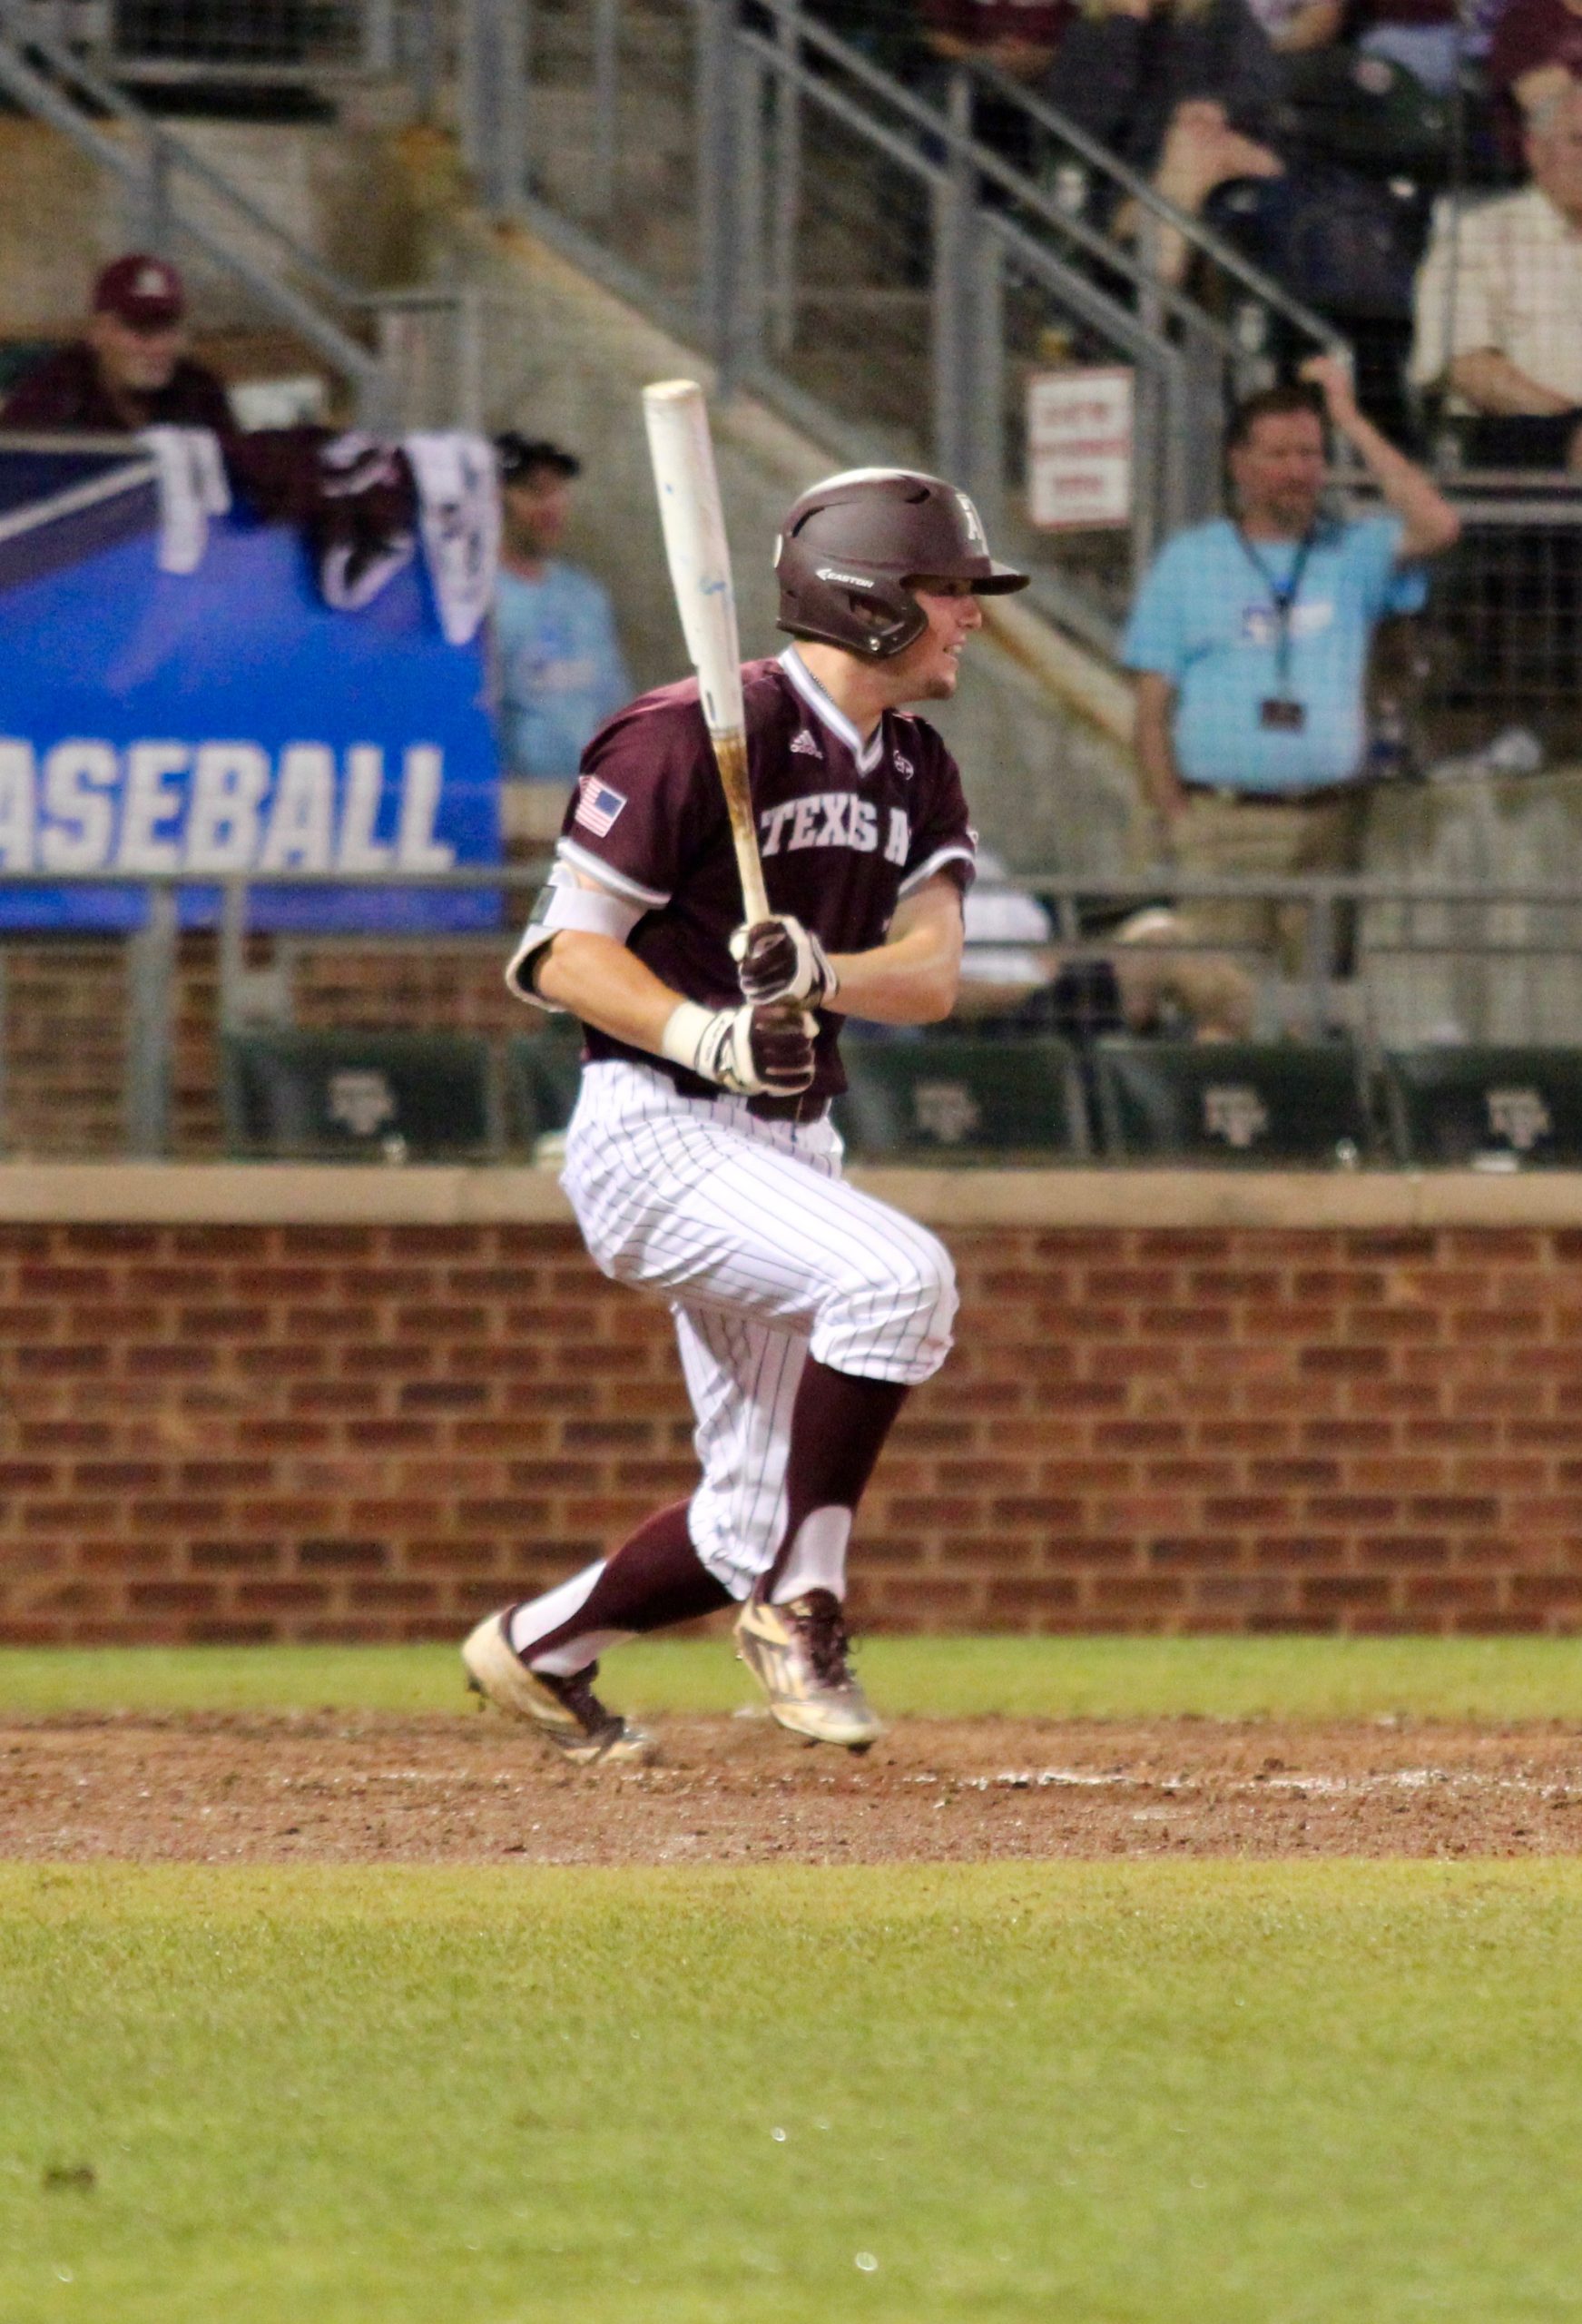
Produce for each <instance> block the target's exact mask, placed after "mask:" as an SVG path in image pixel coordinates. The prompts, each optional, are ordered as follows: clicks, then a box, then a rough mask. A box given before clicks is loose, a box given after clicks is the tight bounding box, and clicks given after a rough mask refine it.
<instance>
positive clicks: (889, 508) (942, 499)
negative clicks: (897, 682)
mask: <svg viewBox="0 0 1582 2324" xmlns="http://www.w3.org/2000/svg"><path fill="white" fill-rule="evenodd" d="M774 570H775V574H776V576H777V578H778V579H779V582H780V623H779V626H780V627H781V629H785V630H789V631H790V632H791V635H792V636H793V637H811V638H816V639H818V640H819V641H820V644H822V645H840V646H843V647H844V648H845V650H846V651H847V653H849V654H860V655H862V656H863V658H864V660H871V661H876V662H888V661H889V658H890V656H891V655H893V654H900V653H904V652H905V650H906V648H907V647H908V646H909V645H910V644H911V643H912V641H913V639H914V638H917V637H920V636H921V635H922V634H923V631H924V629H925V627H926V626H927V620H928V617H927V615H925V614H924V612H923V609H922V607H921V606H919V603H918V601H917V599H916V597H915V596H913V595H912V593H911V591H910V590H909V588H908V587H907V586H906V585H907V583H908V582H909V581H910V580H915V579H919V578H925V579H929V580H935V579H938V580H941V581H970V582H971V584H972V586H973V590H974V593H975V594H976V595H978V596H986V597H989V596H1004V595H1005V594H1006V593H1007V591H1009V590H1012V589H1025V588H1026V587H1027V579H1028V576H1027V574H1025V573H1018V572H1017V570H1016V568H1015V566H1009V565H998V564H997V563H996V561H995V559H994V558H993V557H992V556H990V555H989V553H988V541H987V540H986V539H985V538H984V533H983V520H982V518H981V517H979V516H978V511H977V509H976V508H975V507H973V505H972V503H971V501H970V500H969V499H968V497H967V495H966V493H965V492H958V491H957V489H956V487H955V486H954V485H953V484H947V483H946V482H945V481H944V479H943V478H942V477H937V476H920V475H918V474H915V473H914V472H913V471H912V470H911V469H910V468H847V469H846V470H844V471H843V473H842V474H841V475H840V476H830V477H826V478H824V481H823V483H822V484H816V485H814V487H813V488H812V490H811V492H804V493H803V495H802V497H801V499H800V500H799V501H798V502H797V503H796V506H795V507H793V508H792V509H791V513H790V515H789V516H788V517H786V520H785V524H784V526H783V527H782V528H781V536H780V539H779V541H778V543H777V544H776V547H775V553H774Z"/></svg>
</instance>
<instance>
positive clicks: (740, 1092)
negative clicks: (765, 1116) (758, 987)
mask: <svg viewBox="0 0 1582 2324" xmlns="http://www.w3.org/2000/svg"><path fill="white" fill-rule="evenodd" d="M817 1030H818V1028H817V1027H816V1026H815V1024H814V1023H813V1020H812V1019H811V1017H810V1016H809V1015H808V1014H807V1012H806V1010H805V1009H788V1008H786V1007H785V1006H784V1004H783V1003H781V1004H778V1005H777V1006H775V1007H773V1008H764V1007H762V1005H759V1004H755V1003H753V1002H752V1001H748V1002H747V1003H746V1005H745V1006H744V1007H743V1008H741V1009H702V1008H700V1007H699V1006H698V1004H697V1002H696V1001H695V1000H683V1002H682V1004H681V1006H680V1008H679V1009H673V1011H672V1012H671V1016H670V1019H669V1020H668V1022H667V1023H666V1025H665V1028H664V1032H663V1039H662V1049H663V1055H664V1056H665V1057H667V1058H670V1059H672V1060H673V1063H675V1064H676V1065H683V1066H685V1068H686V1069H687V1071H688V1072H689V1073H697V1074H701V1075H702V1076H703V1079H704V1080H705V1081H717V1082H718V1083H719V1085H720V1087H721V1088H722V1089H729V1090H730V1092H731V1094H732V1097H737V1098H796V1097H800V1096H801V1092H802V1091H803V1090H804V1089H806V1088H810V1087H811V1082H812V1078H813V1036H814V1034H815V1033H816V1031H817Z"/></svg>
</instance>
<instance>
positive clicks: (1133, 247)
mask: <svg viewBox="0 0 1582 2324" xmlns="http://www.w3.org/2000/svg"><path fill="white" fill-rule="evenodd" d="M430 22H431V25H432V26H433V38H432V40H431V42H430V44H429V45H430V50H431V52H432V53H434V54H437V55H438V56H439V58H440V67H439V72H438V76H437V85H438V86H440V87H441V88H442V89H443V90H445V91H448V92H449V93H450V94H451V99H452V101H453V103H454V108H455V110H454V113H453V115H452V118H453V120H454V122H455V124H456V126H457V130H458V133H459V134H460V136H461V139H462V142H463V145H464V150H465V151H466V153H467V157H468V159H469V161H470V162H471V163H472V165H473V167H474V169H475V172H477V178H478V182H479V184H480V187H481V188H482V190H483V192H484V193H485V196H486V200H487V201H488V202H490V203H491V204H492V205H493V206H495V207H496V209H498V210H500V211H502V212H515V213H516V214H519V215H525V216H526V217H527V218H529V219H530V220H531V222H533V224H534V225H535V226H536V228H537V229H538V230H539V231H542V232H543V233H544V234H545V236H546V237H548V238H549V239H551V240H553V241H557V242H559V243H560V244H561V246H562V247H563V248H565V250H566V251H567V252H568V254H569V255H571V256H572V257H574V258H575V259H576V260H577V261H579V262H580V263H582V264H583V265H585V267H587V268H588V269H589V271H593V272H594V273H595V274H596V275H598V276H600V277H601V278H602V279H604V281H607V282H609V283H610V284H611V285H612V286H613V287H614V288H615V289H617V290H619V291H622V292H623V293H624V294H625V295H627V296H628V297H630V298H632V299H633V300H635V301H636V302H637V303H639V304H641V305H642V306H644V308H645V309H646V310H648V311H650V312H652V313H654V314H655V315H657V316H658V317H659V318H660V320H663V321H664V322H666V323H667V324H668V325H669V326H670V327H672V328H673V329H674V330H676V331H677V332H678V333H679V334H680V335H682V336H683V337H685V338H687V339H689V340H693V342H694V343H696V344H699V345H700V346H701V347H702V348H703V350H705V351H706V352H707V353H708V354H709V355H711V356H712V358H713V359H714V361H715V363H716V364H717V366H718V369H719V373H720V379H721V385H722V389H723V390H724V391H726V392H729V391H730V390H731V389H732V388H737V387H742V388H747V389H752V391H753V392H755V393H758V394H760V395H762V397H763V398H764V399H766V400H767V401H769V402H771V404H773V405H775V406H777V407H778V408H779V409H781V410H782V411H784V412H785V413H786V414H787V415H788V416H789V417H791V419H794V420H796V421H798V422H799V423H801V425H803V426H804V427H805V428H806V429H807V430H808V432H809V433H810V434H811V435H813V436H815V437H816V438H819V439H820V440H821V441H823V442H826V443H829V444H830V445H831V447H832V448H835V449H836V450H837V451H840V452H843V453H844V454H845V455H846V456H847V457H849V458H851V459H853V460H865V459H870V458H880V459H901V460H906V461H909V462H914V463H922V464H926V465H929V466H931V467H937V468H941V469H943V470H944V471H945V472H946V473H948V474H949V475H951V476H953V477H957V478H960V479H961V480H963V481H964V482H966V483H968V485H969V487H971V488H972V489H973V490H974V492H975V494H976V496H977V497H978V499H979V500H980V502H981V503H982V504H983V505H984V507H985V508H986V512H987V513H988V515H989V516H990V517H991V520H992V521H994V522H995V523H996V524H997V526H998V528H999V530H1000V531H1001V533H1002V535H1003V536H1004V537H1006V538H1007V541H1008V542H1009V545H1010V547H1011V548H1012V550H1013V552H1014V553H1015V554H1017V555H1018V556H1022V557H1023V558H1025V559H1027V561H1028V562H1029V563H1030V565H1031V566H1032V568H1033V569H1034V571H1035V574H1036V576H1037V587H1038V590H1039V593H1040V595H1041V596H1042V598H1043V601H1044V603H1045V605H1046V607H1047V609H1048V610H1050V611H1051V612H1052V613H1054V614H1056V615H1057V616H1058V617H1060V618H1061V619H1063V620H1064V621H1065V622H1066V624H1067V625H1070V626H1071V627H1073V628H1074V629H1076V630H1077V631H1078V632H1080V633H1081V634H1083V635H1086V636H1087V637H1088V638H1089V639H1090V640H1091V641H1092V642H1094V643H1096V644H1098V645H1105V646H1107V645H1110V644H1111V643H1113V639H1114V635H1115V627H1116V624H1117V621H1118V618H1119V616H1120V615H1121V613H1122V612H1123V610H1124V607H1125V601H1126V598H1127V596H1128V594H1129V591H1130V588H1131V586H1132V583H1133V581H1134V579H1135V574H1136V571H1137V568H1138V566H1139V565H1140V564H1141V563H1142V562H1143V561H1144V560H1145V559H1146V557H1147V556H1149V555H1150V554H1151V552H1152V550H1153V548H1154V547H1155V545H1156V544H1157V542H1158V541H1159V539H1160V538H1161V537H1163V536H1164V534H1165V533H1167V532H1168V531H1170V530H1171V529H1173V528H1174V527H1176V526H1178V525H1179V524H1182V523H1184V522H1186V521H1189V520H1191V519H1192V518H1193V517H1197V516H1200V515H1203V514H1205V513H1207V510H1208V507H1210V505H1211V503H1212V500H1213V497H1214V493H1215V491H1216V489H1217V474H1216V471H1215V468H1214V464H1213V463H1209V462H1204V460H1203V459H1202V458H1201V456H1200V448H1201V445H1202V443H1203V441H1204V438H1205V435H1214V434H1216V433H1217V430H1218V428H1219V426H1220V423H1221V419H1222V417H1223V408H1224V402H1225V399H1226V398H1227V396H1228V395H1231V394H1233V393H1235V392H1239V391H1241V390H1242V389H1244V388H1246V387H1249V386H1252V385H1254V384H1261V383H1262V382H1263V379H1266V378H1267V377H1268V376H1269V373H1270V368H1271V364H1272V357H1273V351H1274V349H1275V346H1276V343H1277V342H1278V344H1279V345H1280V347H1281V348H1282V350H1285V351H1287V352H1289V351H1290V350H1292V349H1294V350H1296V351H1298V352H1301V351H1304V350H1312V349H1314V348H1318V347H1322V346H1327V345H1331V344H1338V341H1337V340H1336V339H1335V335H1334V333H1333V332H1332V331H1331V330H1330V329H1329V327H1328V326H1327V325H1325V324H1324V323H1323V321H1322V320H1321V319H1320V318H1318V317H1316V316H1314V315H1312V313H1310V312H1309V311H1308V310H1306V309H1305V308H1303V307H1302V304H1301V302H1300V301H1299V300H1296V299H1294V298H1293V297H1292V296H1291V294H1290V293H1289V292H1287V291H1282V289H1281V287H1280V286H1279V285H1278V284H1276V283H1274V282H1272V281H1271V280H1270V279H1269V278H1268V277H1267V276H1265V275H1263V274H1261V273H1260V272H1259V271H1258V270H1257V269H1256V268H1255V267H1253V266H1252V265H1251V264H1249V263H1248V262H1247V261H1245V260H1243V258H1241V257H1240V256H1239V255H1238V254H1237V252H1236V251H1234V250H1233V249H1232V248H1231V247H1230V245H1229V244H1228V243H1226V242H1224V241H1223V240H1222V239H1221V238H1219V237H1218V236H1216V235H1214V233H1212V232H1211V231H1209V230H1208V229H1206V228H1205V227H1204V225H1203V224H1202V223H1201V222H1199V221H1197V220H1194V219H1191V218H1188V217H1186V216H1185V215H1184V213H1182V212H1179V211H1178V210H1176V209H1175V208H1174V206H1173V205H1172V204H1171V203H1169V202H1166V201H1164V199H1163V198H1162V197H1161V196H1159V195H1158V194H1157V193H1155V191H1154V189H1153V188H1152V187H1151V186H1150V185H1148V184H1147V183H1146V182H1145V181H1143V180H1141V179H1138V178H1136V177H1135V175H1134V174H1133V173H1132V172H1129V171H1127V170H1126V169H1125V166H1124V164H1122V163H1120V162H1117V161H1115V159H1114V158H1113V157H1112V156H1110V155H1108V154H1107V153H1105V151H1104V150H1103V148H1102V147H1100V146H1098V145H1096V144H1095V143H1093V142H1092V141H1091V140H1088V139H1086V138H1085V137H1084V135H1083V133H1081V131H1080V130H1078V129H1076V127H1075V125H1073V124H1069V123H1065V122H1064V121H1063V120H1062V118H1061V116H1059V115H1058V114H1057V113H1055V112H1054V110H1053V109H1052V108H1050V107H1048V106H1046V105H1044V104H1042V103H1040V102H1039V101H1037V100H1036V99H1032V98H1027V99H1026V100H1025V102H1026V103H1027V108H1028V111H1029V113H1030V115H1031V116H1032V117H1033V118H1034V119H1035V121H1036V124H1037V130H1038V133H1039V135H1040V137H1041V138H1042V139H1043V141H1044V144H1045V147H1046V151H1047V153H1049V154H1050V155H1054V154H1055V153H1056V152H1058V153H1059V154H1060V155H1061V156H1063V157H1064V162H1062V164H1061V165H1060V166H1056V165H1054V164H1053V162H1052V163H1051V166H1050V167H1049V168H1047V169H1046V170H1045V171H1043V172H1041V174H1040V176H1039V177H1037V178H1035V177H1033V176H1031V175H1029V174H1027V172H1023V171H1021V170H1019V169H1017V167H1016V166H1014V165H1013V163H1012V162H1009V161H1007V158H1006V157H1005V155H1004V154H1003V153H1001V152H999V151H997V149H996V148H995V147H994V146H993V145H991V144H989V143H987V142H986V141H985V139H984V138H983V137H982V136H981V135H980V134H979V133H978V130H979V124H978V122H977V120H976V117H975V113H974V105H975V102H976V100H975V83H974V81H973V78H972V76H970V75H969V74H967V73H965V72H962V73H960V74H956V75H955V76H953V77H952V78H951V80H950V82H949V84H948V89H947V90H946V92H945V94H944V95H943V98H942V100H941V101H939V102H933V101H931V100H930V98H929V96H928V95H925V94H920V93H919V92H918V91H917V90H914V89H910V88H908V87H906V86H904V85H903V84H901V83H900V82H899V81H898V80H896V79H895V78H894V77H893V76H892V75H891V74H888V73H886V72H884V71H883V70H882V69H881V68H880V67H879V66H878V65H877V64H873V63H872V62H871V61H870V59H869V58H868V57H867V56H865V55H864V54H861V52H860V50H858V49H857V48H855V47H853V46H852V45H850V44H849V43H848V42H846V41H844V40H842V39H841V38H840V36H839V34H838V33H837V32H836V31H834V30H832V29H831V27H830V25H829V24H828V23H827V22H824V21H821V20H820V18H819V17H816V16H813V15H810V14H809V13H808V12H807V10H806V9H805V8H803V7H802V6H801V5H799V0H757V5H755V6H754V7H753V8H752V10H750V11H748V10H743V11H739V10H738V9H737V7H736V6H735V5H734V0H573V5H566V6H562V7H549V6H545V5H530V6H525V5H522V0H450V5H439V0H436V6H435V14H434V15H433V16H432V17H431V19H430ZM1011 85H1012V84H1006V86H1007V87H1010V86H1011ZM991 93H995V92H994V91H991ZM1067 163H1068V164H1069V165H1070V166H1071V167H1075V168H1076V169H1078V170H1079V171H1080V172H1081V173H1082V175H1083V178H1084V183H1085V184H1086V185H1093V184H1097V183H1100V182H1102V184H1103V186H1104V187H1105V189H1106V192H1107V193H1108V194H1112V195H1113V196H1114V197H1115V199H1116V200H1125V201H1126V202H1130V203H1132V204H1133V205H1134V206H1135V209H1136V211H1137V212H1138V213H1139V217H1140V226H1139V231H1137V233H1136V234H1135V236H1133V235H1129V234H1120V233H1117V232H1115V231H1113V230H1112V222H1111V220H1110V218H1109V215H1108V212H1109V208H1110V206H1111V205H1110V204H1109V202H1107V201H1106V202H1093V203H1089V202H1086V201H1084V200H1077V201H1075V202H1074V201H1073V200H1072V199H1071V189H1070V187H1069V185H1068V184H1067V183H1066V182H1065V179H1064V178H1063V175H1062V169H1063V167H1065V165H1066V164H1067ZM1067 174H1068V172H1067ZM1173 235H1178V236H1180V237H1181V238H1182V239H1183V240H1184V242H1185V243H1186V244H1187V245H1188V246H1189V247H1190V249H1191V251H1193V252H1194V270H1195V271H1194V277H1193V281H1192V284H1191V287H1190V288H1185V287H1181V286H1180V285H1178V284H1176V283H1174V282H1173V281H1170V280H1167V279H1166V274H1165V271H1164V270H1162V268H1161V266H1160V264H1159V263H1158V256H1159V242H1160V238H1162V237H1166V236H1173ZM1073 366H1080V367H1100V368H1104V367H1112V366H1113V367H1118V368H1121V369H1125V371H1126V372H1127V373H1129V374H1130V375H1131V377H1132V380H1133V399H1132V400H1133V414H1134V426H1135V446H1134V454H1133V460H1132V476H1133V478H1134V481H1135V491H1134V492H1133V495H1132V505H1131V507H1130V509H1129V511H1128V512H1127V513H1126V514H1125V516H1124V517H1122V518H1121V519H1120V521H1119V523H1118V524H1115V525H1113V526H1112V527H1109V528H1106V529H1088V528H1076V529H1072V530H1065V531H1058V532H1056V531H1049V530H1045V529H1041V528H1040V527H1039V526H1037V525H1036V524H1034V523H1033V522H1031V521H1030V520H1029V517H1028V514H1027V509H1028V486H1029V481H1030V470H1031V468H1032V466H1033V463H1034V459H1035V458H1036V448H1035V447H1034V446H1033V445H1032V444H1031V443H1030V440H1029V417H1028V415H1029V402H1028V390H1029V386H1030V383H1031V382H1032V381H1033V379H1035V377H1036V375H1037V374H1039V373H1046V372H1049V371H1061V370H1068V369H1070V368H1071V367H1073Z"/></svg>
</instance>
